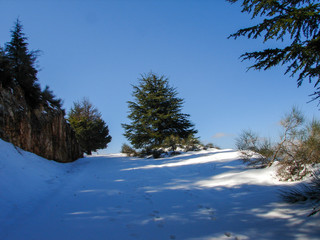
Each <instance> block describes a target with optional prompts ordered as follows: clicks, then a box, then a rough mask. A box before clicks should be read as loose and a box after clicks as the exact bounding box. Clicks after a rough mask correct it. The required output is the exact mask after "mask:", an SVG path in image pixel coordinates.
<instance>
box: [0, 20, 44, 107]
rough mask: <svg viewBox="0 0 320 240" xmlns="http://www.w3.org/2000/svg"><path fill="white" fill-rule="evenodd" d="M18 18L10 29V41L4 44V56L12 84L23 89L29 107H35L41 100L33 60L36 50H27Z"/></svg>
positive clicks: (34, 60) (35, 56) (34, 59)
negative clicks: (7, 60)
mask: <svg viewBox="0 0 320 240" xmlns="http://www.w3.org/2000/svg"><path fill="white" fill-rule="evenodd" d="M22 29H23V28H22V25H21V23H20V21H19V19H18V20H17V21H16V24H15V27H14V29H13V30H12V31H11V41H10V42H9V43H7V44H6V47H5V52H6V57H7V58H8V59H9V61H10V70H11V74H10V75H11V77H12V78H13V81H14V84H15V85H17V86H20V87H21V88H22V90H23V91H24V97H25V99H26V101H27V103H28V105H29V106H30V107H31V108H35V107H37V106H38V104H39V103H40V101H41V97H40V96H41V89H40V85H39V83H38V79H37V73H38V71H37V69H36V67H35V62H36V59H37V51H29V50H28V43H27V42H26V40H27V38H26V37H25V34H24V33H23V32H22Z"/></svg>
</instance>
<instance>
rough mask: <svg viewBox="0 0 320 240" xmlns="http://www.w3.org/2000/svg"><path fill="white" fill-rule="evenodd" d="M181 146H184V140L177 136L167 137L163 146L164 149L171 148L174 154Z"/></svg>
mask: <svg viewBox="0 0 320 240" xmlns="http://www.w3.org/2000/svg"><path fill="white" fill-rule="evenodd" d="M181 145H182V139H181V138H179V137H178V136H175V135H170V136H168V137H166V138H165V139H164V141H163V144H162V146H163V147H164V148H169V149H170V150H171V151H173V152H174V151H175V150H176V149H177V147H179V146H181Z"/></svg>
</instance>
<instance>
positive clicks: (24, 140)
mask: <svg viewBox="0 0 320 240" xmlns="http://www.w3.org/2000/svg"><path fill="white" fill-rule="evenodd" d="M19 91H20V90H19V89H15V91H14V92H15V93H14V94H13V93H12V91H11V90H7V89H3V88H1V86H0V138H2V139H3V140H6V141H9V142H11V143H13V144H14V145H16V146H18V147H20V148H22V149H24V150H26V151H30V152H33V153H35V154H37V155H39V156H42V157H44V158H47V159H49V160H55V161H58V162H71V161H74V160H76V159H78V158H80V157H82V156H83V153H82V151H81V149H80V145H79V144H78V142H77V140H76V137H75V133H74V131H73V130H72V128H71V126H70V125H69V124H68V123H67V122H66V120H65V118H64V112H63V110H61V109H57V108H54V107H50V106H44V105H40V106H39V107H38V108H37V109H30V108H29V107H28V106H27V104H26V102H25V100H24V98H23V97H22V96H23V94H22V92H21V91H20V92H19ZM19 93H20V94H19ZM17 96H19V97H17Z"/></svg>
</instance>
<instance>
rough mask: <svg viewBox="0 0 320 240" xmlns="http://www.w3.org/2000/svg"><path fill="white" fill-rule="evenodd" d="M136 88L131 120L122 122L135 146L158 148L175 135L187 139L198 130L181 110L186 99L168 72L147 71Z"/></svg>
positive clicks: (131, 106) (131, 102)
mask: <svg viewBox="0 0 320 240" xmlns="http://www.w3.org/2000/svg"><path fill="white" fill-rule="evenodd" d="M133 89H134V91H133V97H134V101H129V102H128V104H129V113H130V114H129V115H128V118H129V119H130V120H131V123H130V124H122V126H123V128H124V129H125V134H124V136H125V137H126V138H127V139H128V140H129V141H130V143H131V144H132V146H133V147H134V148H136V149H145V150H152V149H157V148H159V147H161V146H162V144H163V143H164V140H165V139H166V138H168V137H170V136H171V135H173V136H176V137H179V138H182V139H183V138H188V136H189V135H193V134H195V133H197V131H196V130H195V129H194V128H193V127H194V125H193V124H192V123H191V122H190V121H189V120H188V117H189V115H188V114H183V113H181V110H182V105H183V99H181V98H178V97H177V91H176V90H175V89H174V88H172V87H170V86H169V82H168V79H167V78H166V77H165V76H157V75H156V74H153V73H149V74H147V75H143V76H142V78H141V79H140V81H139V85H138V86H133Z"/></svg>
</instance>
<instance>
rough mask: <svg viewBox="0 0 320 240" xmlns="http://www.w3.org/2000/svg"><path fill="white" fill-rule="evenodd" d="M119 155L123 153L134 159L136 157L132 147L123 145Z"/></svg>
mask: <svg viewBox="0 0 320 240" xmlns="http://www.w3.org/2000/svg"><path fill="white" fill-rule="evenodd" d="M121 153H124V154H126V155H127V156H129V157H134V156H137V155H138V154H137V152H136V150H134V149H133V148H132V147H130V146H129V145H128V144H125V143H124V144H123V145H122V147H121Z"/></svg>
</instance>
